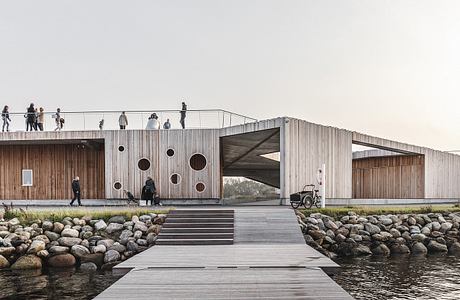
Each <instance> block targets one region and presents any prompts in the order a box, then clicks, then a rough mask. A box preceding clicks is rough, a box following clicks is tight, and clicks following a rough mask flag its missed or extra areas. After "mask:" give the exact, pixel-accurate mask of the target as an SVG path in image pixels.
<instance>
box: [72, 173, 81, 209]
mask: <svg viewBox="0 0 460 300" xmlns="http://www.w3.org/2000/svg"><path fill="white" fill-rule="evenodd" d="M72 192H73V198H72V201H71V202H70V206H72V205H73V202H74V201H75V199H77V200H78V206H81V201H80V199H81V193H80V178H79V177H78V176H75V179H74V180H72Z"/></svg>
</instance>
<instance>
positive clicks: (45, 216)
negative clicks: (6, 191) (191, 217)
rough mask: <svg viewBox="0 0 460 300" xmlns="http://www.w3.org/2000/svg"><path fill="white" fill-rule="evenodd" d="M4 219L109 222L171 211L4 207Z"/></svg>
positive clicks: (131, 208)
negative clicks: (73, 219)
mask: <svg viewBox="0 0 460 300" xmlns="http://www.w3.org/2000/svg"><path fill="white" fill-rule="evenodd" d="M3 210H4V212H3V218H4V219H6V220H10V219H13V218H18V219H19V221H20V222H21V224H31V223H34V222H36V221H37V220H49V221H51V222H59V221H62V219H64V218H65V217H71V218H82V217H84V216H90V217H91V218H92V219H103V220H105V221H108V220H109V219H110V218H111V217H113V216H124V217H126V218H127V219H131V217H132V216H134V215H137V216H140V215H145V214H148V213H156V214H167V213H168V212H169V209H149V208H142V207H107V208H98V209H91V208H90V207H88V208H73V209H72V208H53V209H44V210H39V209H33V210H29V209H23V208H14V207H11V206H4V207H3Z"/></svg>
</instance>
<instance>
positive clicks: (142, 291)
mask: <svg viewBox="0 0 460 300" xmlns="http://www.w3.org/2000/svg"><path fill="white" fill-rule="evenodd" d="M213 209H215V208H213ZM226 209H228V208H226ZM234 210H235V243H234V244H233V245H215V246H154V247H151V248H150V249H148V250H146V251H144V252H142V253H140V254H138V255H136V256H134V257H132V258H130V259H128V260H127V261H125V262H123V263H121V264H119V265H117V266H116V267H115V268H114V272H122V273H126V275H125V276H124V277H122V278H121V279H120V280H118V281H117V282H116V283H114V284H113V285H112V286H111V287H109V288H108V289H107V290H105V291H104V292H102V293H101V294H100V295H99V296H98V297H96V299H98V300H105V299H124V300H129V299H136V300H139V299H152V298H155V299H353V298H352V297H351V296H350V295H348V294H347V293H346V292H345V291H344V290H343V289H342V288H341V287H340V286H338V285H337V284H336V283H335V282H334V281H333V280H332V279H331V278H329V277H328V276H327V275H326V274H325V273H324V272H323V271H322V270H321V268H337V267H338V265H337V264H336V263H334V262H333V261H332V260H330V259H328V258H326V257H325V256H323V255H321V254H320V253H318V252H317V251H315V250H314V249H312V248H311V247H309V246H307V245H306V244H305V241H304V239H303V236H302V234H301V232H300V230H299V226H298V224H297V221H296V217H295V215H294V212H293V211H292V210H291V209H289V208H286V207H237V208H234Z"/></svg>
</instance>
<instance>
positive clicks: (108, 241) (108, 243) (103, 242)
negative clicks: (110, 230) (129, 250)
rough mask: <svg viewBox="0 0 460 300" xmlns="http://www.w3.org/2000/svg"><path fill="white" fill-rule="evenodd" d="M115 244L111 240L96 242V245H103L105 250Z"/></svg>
mask: <svg viewBox="0 0 460 300" xmlns="http://www.w3.org/2000/svg"><path fill="white" fill-rule="evenodd" d="M114 243H115V241H114V240H112V239H104V240H100V241H98V242H97V245H98V246H99V245H104V246H105V247H106V248H110V247H112V246H113V244H114Z"/></svg>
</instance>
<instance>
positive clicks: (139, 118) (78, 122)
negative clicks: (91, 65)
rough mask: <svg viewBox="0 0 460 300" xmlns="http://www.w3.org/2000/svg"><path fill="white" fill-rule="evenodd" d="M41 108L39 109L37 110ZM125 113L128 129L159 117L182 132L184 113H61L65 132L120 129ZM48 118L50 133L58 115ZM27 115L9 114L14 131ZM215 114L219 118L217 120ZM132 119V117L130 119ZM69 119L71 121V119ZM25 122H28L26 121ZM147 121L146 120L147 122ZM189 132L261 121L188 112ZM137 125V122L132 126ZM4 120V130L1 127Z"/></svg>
mask: <svg viewBox="0 0 460 300" xmlns="http://www.w3.org/2000/svg"><path fill="white" fill-rule="evenodd" d="M37 107H38V106H37ZM122 111H124V112H125V113H126V115H128V120H129V125H130V126H128V127H127V129H140V128H144V125H145V124H146V121H147V118H148V117H149V116H150V115H151V114H152V113H156V114H157V115H158V117H159V121H161V122H164V121H165V119H166V118H169V119H171V121H172V123H174V124H175V125H176V128H180V126H178V125H177V124H176V121H177V120H176V119H175V114H177V116H178V117H179V116H180V112H181V111H182V110H180V109H160V110H155V109H152V110H88V111H63V110H61V111H60V115H61V117H62V118H64V119H65V120H66V122H65V126H64V129H65V130H94V129H97V128H95V127H96V126H95V125H96V124H95V120H96V119H104V120H105V121H106V122H107V124H105V125H104V129H111V128H112V129H115V127H116V126H117V124H118V123H117V120H118V115H119V114H121V112H122ZM43 113H44V115H45V116H46V120H47V121H45V124H47V126H46V127H48V128H47V130H51V128H50V127H53V126H52V125H51V126H50V124H52V122H49V119H48V118H49V116H53V115H54V114H56V111H54V110H48V111H44V112H43ZM27 114H28V113H27V111H24V112H9V115H10V118H13V119H15V121H14V122H12V123H14V124H12V125H13V126H14V129H13V131H17V130H20V131H22V130H21V129H22V126H21V125H20V124H21V123H22V122H18V119H20V118H21V117H25V116H27ZM212 114H216V115H215V117H217V119H216V118H215V117H213V116H212ZM129 115H131V116H129ZM67 118H68V119H67ZM24 119H25V118H24ZM144 119H145V120H144ZM186 120H187V122H186V123H188V124H187V125H188V126H187V128H223V127H228V126H233V125H241V124H246V123H252V122H257V119H255V118H252V117H249V116H245V115H242V114H238V113H234V112H230V111H228V110H224V109H188V110H187V118H186ZM131 121H133V122H131ZM1 125H2V124H1V119H0V126H1Z"/></svg>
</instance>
